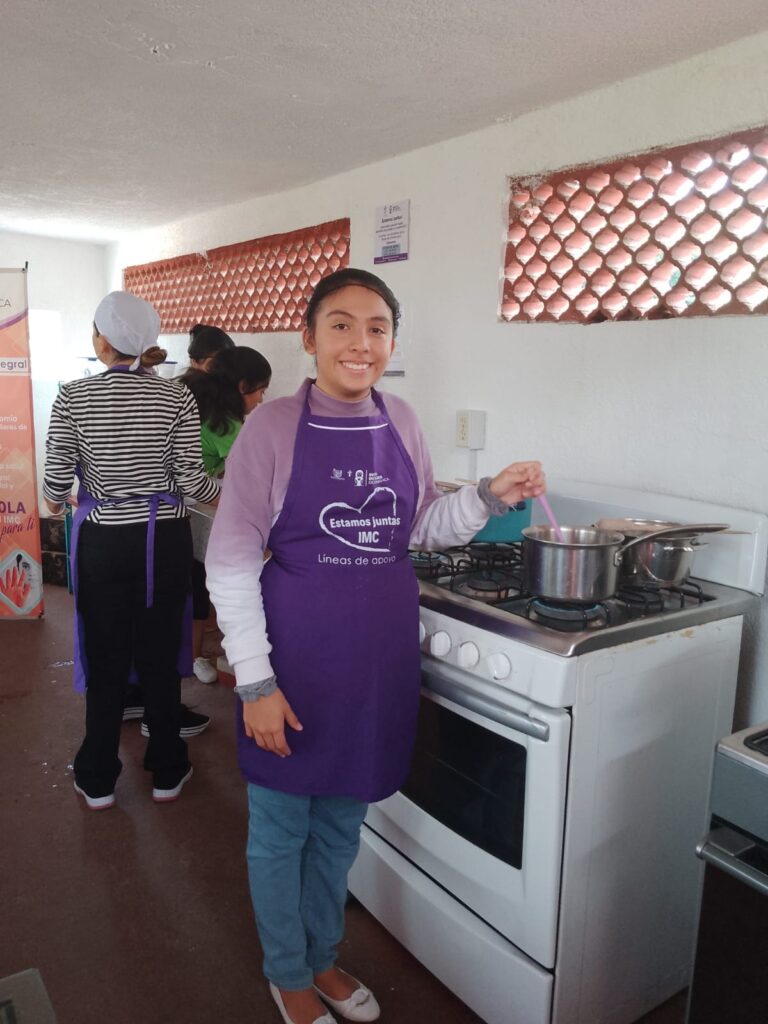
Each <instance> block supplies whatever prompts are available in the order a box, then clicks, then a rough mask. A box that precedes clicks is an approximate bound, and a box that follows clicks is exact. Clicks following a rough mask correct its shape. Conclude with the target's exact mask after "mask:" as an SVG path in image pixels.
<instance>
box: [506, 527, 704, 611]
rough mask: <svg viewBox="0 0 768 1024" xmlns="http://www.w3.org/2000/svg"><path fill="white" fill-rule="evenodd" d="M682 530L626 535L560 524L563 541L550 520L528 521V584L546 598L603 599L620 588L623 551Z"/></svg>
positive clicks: (588, 601) (582, 601)
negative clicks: (546, 523)
mask: <svg viewBox="0 0 768 1024" xmlns="http://www.w3.org/2000/svg"><path fill="white" fill-rule="evenodd" d="M682 531H683V528H682V527H671V528H667V529H662V530H655V531H654V532H653V533H649V534H646V535H645V536H643V537H634V538H631V539H629V540H628V539H627V538H626V537H625V536H624V534H623V533H618V532H615V531H611V530H597V529H594V528H593V527H588V526H561V527H560V533H561V535H562V537H563V540H562V541H560V540H558V539H557V535H556V534H555V530H554V529H553V527H551V526H529V527H528V528H527V529H525V530H523V537H524V543H523V570H524V579H525V586H526V589H527V590H528V591H529V592H530V593H531V594H535V595H536V596H537V597H543V598H544V599H545V600H548V601H562V602H564V603H573V604H594V603H596V602H598V601H605V600H607V599H608V598H609V597H612V596H613V595H614V594H615V593H616V590H617V586H618V582H619V569H620V567H621V564H622V559H623V557H624V553H625V552H628V551H630V550H631V549H632V548H633V547H637V546H638V545H640V544H648V543H649V542H650V541H652V540H654V539H655V538H657V537H669V536H679V535H680V533H681V532H682ZM688 539H689V540H690V533H689V534H688Z"/></svg>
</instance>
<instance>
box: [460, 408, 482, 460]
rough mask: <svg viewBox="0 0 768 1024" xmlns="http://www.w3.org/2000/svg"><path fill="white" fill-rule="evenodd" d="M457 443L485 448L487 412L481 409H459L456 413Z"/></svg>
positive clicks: (462, 445) (464, 446) (472, 448)
mask: <svg viewBox="0 0 768 1024" xmlns="http://www.w3.org/2000/svg"><path fill="white" fill-rule="evenodd" d="M456 445H457V446H458V447H459V448H469V449H471V450H472V451H479V450H480V449H482V448H485V413H484V412H481V411H480V410H479V409H459V411H458V412H457V413H456Z"/></svg>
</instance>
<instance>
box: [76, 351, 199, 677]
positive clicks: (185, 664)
mask: <svg viewBox="0 0 768 1024" xmlns="http://www.w3.org/2000/svg"><path fill="white" fill-rule="evenodd" d="M119 372H123V373H130V372H139V373H141V372H143V371H141V370H139V371H130V370H129V369H128V367H127V366H115V367H112V368H111V369H110V370H107V373H119ZM77 475H78V478H80V469H79V467H78V469H77ZM77 501H78V504H77V509H76V510H75V513H74V515H73V517H72V536H71V540H70V551H69V571H70V579H71V581H72V592H73V594H74V598H75V637H74V639H75V643H74V663H75V664H74V669H75V671H74V682H73V685H74V688H75V690H76V692H77V693H84V692H85V690H86V689H87V682H88V663H87V659H86V656H85V624H84V622H83V620H82V617H81V616H80V612H79V610H78V606H77V591H78V568H77V547H78V542H79V538H80V527H81V526H82V524H83V523H84V522H85V520H86V519H87V518H88V516H89V515H90V514H91V512H92V511H93V510H94V509H95V508H103V507H104V506H106V505H120V504H123V503H125V502H126V501H146V502H147V504H148V505H149V520H148V522H147V560H146V573H147V608H151V607H152V604H153V601H154V586H155V523H156V521H157V509H158V506H159V504H160V502H161V501H162V502H164V503H165V504H167V505H179V504H181V499H180V498H179V496H178V495H176V494H169V493H167V492H163V493H157V494H133V495H128V496H127V497H123V498H102V499H98V498H95V497H94V496H93V495H92V494H90V493H89V492H88V491H87V490H86V489H85V487H84V486H83V484H82V480H81V483H80V489H79V491H78V495H77ZM176 670H177V671H178V673H179V675H180V676H182V677H184V676H189V675H192V594H191V593H190V594H189V596H188V598H187V602H186V605H185V607H184V616H183V618H182V627H181V642H180V644H179V653H178V656H177V661H176ZM139 681H140V680H139V678H138V675H137V673H136V670H135V668H133V667H132V668H131V672H130V677H129V680H128V682H131V683H138V682H139Z"/></svg>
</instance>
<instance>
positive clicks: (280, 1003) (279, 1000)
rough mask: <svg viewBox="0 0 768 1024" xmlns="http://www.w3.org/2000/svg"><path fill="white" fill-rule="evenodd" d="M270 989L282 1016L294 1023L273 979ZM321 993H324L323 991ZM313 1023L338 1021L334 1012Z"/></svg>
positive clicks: (323, 1023) (287, 1021) (318, 1018)
mask: <svg viewBox="0 0 768 1024" xmlns="http://www.w3.org/2000/svg"><path fill="white" fill-rule="evenodd" d="M269 991H270V992H271V993H272V998H273V999H274V1000H275V1003H277V1008H278V1010H279V1011H280V1016H281V1017H282V1018H283V1020H284V1021H285V1024H293V1021H292V1020H291V1018H290V1017H289V1016H288V1011H287V1010H286V1008H285V1003H284V1002H283V997H282V996H281V995H280V989H279V988H278V987H277V985H273V984H272V982H271V981H270V983H269ZM320 994H321V995H322V993H320ZM323 998H325V997H323ZM370 1019H371V1020H373V1017H371V1018H370ZM312 1024H337V1022H336V1018H335V1017H334V1016H333V1015H332V1014H330V1013H324V1014H323V1015H322V1017H315V1019H314V1020H313V1021H312Z"/></svg>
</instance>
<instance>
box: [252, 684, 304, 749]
mask: <svg viewBox="0 0 768 1024" xmlns="http://www.w3.org/2000/svg"><path fill="white" fill-rule="evenodd" d="M286 722H287V723H288V725H290V727H291V728H292V729H295V730H296V731H297V732H301V730H302V729H303V728H304V726H303V725H302V724H301V722H300V721H299V720H298V718H297V717H296V715H295V714H294V713H293V708H292V707H291V705H290V704H289V703H288V701H287V700H286V699H285V696H284V695H283V691H282V690H280V689H279V688H278V689H277V690H275V692H274V693H271V694H270V695H269V696H268V697H259V699H258V700H252V701H246V702H245V703H244V704H243V724H244V725H245V734H246V736H250V738H251V739H252V740H254V741H255V743H256V745H257V746H259V747H261V749H262V750H269V751H270V752H271V753H273V754H277V755H278V757H288V755H289V754H290V753H291V748H290V747H289V746H288V744H287V743H286V741H285V723H286Z"/></svg>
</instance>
